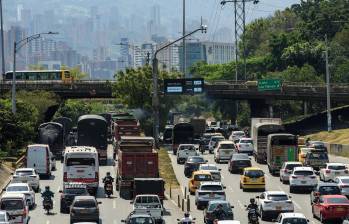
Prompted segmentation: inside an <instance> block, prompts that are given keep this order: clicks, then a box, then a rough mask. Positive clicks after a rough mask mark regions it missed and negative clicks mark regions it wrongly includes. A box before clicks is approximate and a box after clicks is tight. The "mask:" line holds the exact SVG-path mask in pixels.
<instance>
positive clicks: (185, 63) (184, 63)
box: [182, 0, 187, 78]
mask: <svg viewBox="0 0 349 224" xmlns="http://www.w3.org/2000/svg"><path fill="white" fill-rule="evenodd" d="M182 28H183V31H182V36H183V37H184V36H185V0H183V27H182ZM182 45H183V52H182V53H183V77H184V78H186V76H187V74H186V72H187V54H186V47H185V38H183V41H182Z"/></svg>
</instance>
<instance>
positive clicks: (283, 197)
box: [268, 194, 288, 201]
mask: <svg viewBox="0 0 349 224" xmlns="http://www.w3.org/2000/svg"><path fill="white" fill-rule="evenodd" d="M268 200H271V201H287V200H288V197H287V195H284V194H279V195H268Z"/></svg>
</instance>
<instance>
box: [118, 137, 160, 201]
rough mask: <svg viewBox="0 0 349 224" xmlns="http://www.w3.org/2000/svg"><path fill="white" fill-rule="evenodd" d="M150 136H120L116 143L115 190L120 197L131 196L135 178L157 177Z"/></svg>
mask: <svg viewBox="0 0 349 224" xmlns="http://www.w3.org/2000/svg"><path fill="white" fill-rule="evenodd" d="M154 146H155V141H154V138H152V137H140V136H138V137H137V136H121V138H120V141H119V144H118V151H119V152H118V166H117V170H116V183H115V185H116V190H118V191H119V194H120V197H122V198H125V199H131V198H132V197H133V189H134V179H135V178H158V177H159V162H158V153H157V151H155V150H154Z"/></svg>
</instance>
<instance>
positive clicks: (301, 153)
mask: <svg viewBox="0 0 349 224" xmlns="http://www.w3.org/2000/svg"><path fill="white" fill-rule="evenodd" d="M311 150H314V148H307V147H300V148H299V150H298V161H299V162H301V163H302V164H303V165H304V160H305V157H306V155H307V153H308V152H311Z"/></svg>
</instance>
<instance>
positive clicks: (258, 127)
mask: <svg viewBox="0 0 349 224" xmlns="http://www.w3.org/2000/svg"><path fill="white" fill-rule="evenodd" d="M282 132H284V127H283V126H282V122H281V119H280V118H252V119H251V138H252V140H253V149H254V151H253V156H254V158H255V160H256V161H257V162H258V163H266V162H267V141H268V135H269V134H276V133H282Z"/></svg>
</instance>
